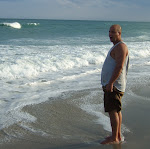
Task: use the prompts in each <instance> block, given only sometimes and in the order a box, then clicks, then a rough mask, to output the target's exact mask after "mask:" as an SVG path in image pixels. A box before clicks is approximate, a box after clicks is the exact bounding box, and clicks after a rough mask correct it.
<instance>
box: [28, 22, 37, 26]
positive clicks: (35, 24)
mask: <svg viewBox="0 0 150 149" xmlns="http://www.w3.org/2000/svg"><path fill="white" fill-rule="evenodd" d="M27 25H34V26H37V25H40V23H27Z"/></svg>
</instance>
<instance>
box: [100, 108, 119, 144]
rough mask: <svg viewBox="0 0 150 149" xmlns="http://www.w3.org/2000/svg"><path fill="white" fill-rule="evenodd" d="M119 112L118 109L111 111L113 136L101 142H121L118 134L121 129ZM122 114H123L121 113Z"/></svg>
mask: <svg viewBox="0 0 150 149" xmlns="http://www.w3.org/2000/svg"><path fill="white" fill-rule="evenodd" d="M119 115H120V114H118V112H117V111H116V110H114V111H111V112H109V117H110V123H111V127H112V136H111V137H108V138H107V139H106V140H104V141H103V142H101V144H111V143H117V144H119V139H118V134H119V129H120V126H119V125H120V118H121V117H120V118H119ZM120 116H121V115H120Z"/></svg>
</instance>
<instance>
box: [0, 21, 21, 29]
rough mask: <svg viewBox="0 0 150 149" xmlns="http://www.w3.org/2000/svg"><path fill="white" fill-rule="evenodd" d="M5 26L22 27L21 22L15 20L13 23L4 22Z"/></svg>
mask: <svg viewBox="0 0 150 149" xmlns="http://www.w3.org/2000/svg"><path fill="white" fill-rule="evenodd" d="M2 24H3V25H5V26H9V27H12V28H16V29H21V24H20V23H18V22H13V23H2Z"/></svg>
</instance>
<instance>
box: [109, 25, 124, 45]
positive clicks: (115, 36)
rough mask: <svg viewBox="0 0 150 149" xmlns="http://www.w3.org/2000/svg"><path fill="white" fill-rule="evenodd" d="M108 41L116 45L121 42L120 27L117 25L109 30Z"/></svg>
mask: <svg viewBox="0 0 150 149" xmlns="http://www.w3.org/2000/svg"><path fill="white" fill-rule="evenodd" d="M109 38H110V41H111V42H113V43H114V44H116V43H117V42H118V41H121V26H120V25H118V24H115V25H112V26H111V27H110V29H109Z"/></svg>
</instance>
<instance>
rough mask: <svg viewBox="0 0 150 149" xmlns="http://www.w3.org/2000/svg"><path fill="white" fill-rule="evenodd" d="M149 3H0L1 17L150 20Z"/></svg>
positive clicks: (135, 0) (143, 0) (47, 0)
mask: <svg viewBox="0 0 150 149" xmlns="http://www.w3.org/2000/svg"><path fill="white" fill-rule="evenodd" d="M149 15H150V0H0V18H36V19H73V20H74V19H75V20H76V19H77V20H115V21H150V16H149Z"/></svg>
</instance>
